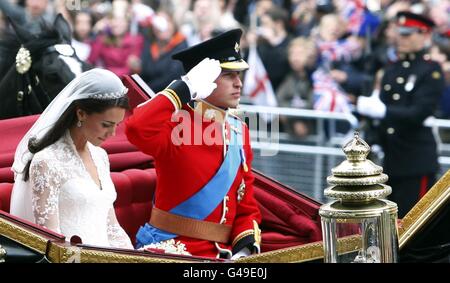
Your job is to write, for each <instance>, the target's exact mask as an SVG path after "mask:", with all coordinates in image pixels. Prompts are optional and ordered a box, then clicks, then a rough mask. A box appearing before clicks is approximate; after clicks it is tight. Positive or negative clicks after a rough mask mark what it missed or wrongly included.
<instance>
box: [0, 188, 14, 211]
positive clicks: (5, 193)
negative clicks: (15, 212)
mask: <svg viewBox="0 0 450 283" xmlns="http://www.w3.org/2000/svg"><path fill="white" fill-rule="evenodd" d="M12 188H13V184H11V183H0V210H3V211H6V212H9V203H10V202H11V192H12Z"/></svg>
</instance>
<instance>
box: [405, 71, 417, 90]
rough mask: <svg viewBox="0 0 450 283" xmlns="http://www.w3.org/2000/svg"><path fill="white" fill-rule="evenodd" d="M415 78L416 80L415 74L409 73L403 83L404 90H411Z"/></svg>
mask: <svg viewBox="0 0 450 283" xmlns="http://www.w3.org/2000/svg"><path fill="white" fill-rule="evenodd" d="M416 80H417V76H416V75H410V76H409V77H408V80H407V81H406V84H405V91H407V92H410V91H411V90H413V88H414V85H415V84H416Z"/></svg>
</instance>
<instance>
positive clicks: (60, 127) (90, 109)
mask: <svg viewBox="0 0 450 283" xmlns="http://www.w3.org/2000/svg"><path fill="white" fill-rule="evenodd" d="M113 107H120V108H123V109H129V105H128V98H127V97H126V96H124V97H121V98H116V99H92V98H86V99H79V100H75V101H74V102H72V104H70V105H69V107H68V108H67V109H66V111H64V113H63V114H62V115H61V117H60V118H59V119H58V121H56V123H55V125H54V126H53V127H52V128H51V129H50V130H49V131H48V132H47V134H45V136H43V137H42V138H41V139H40V140H37V139H36V138H31V139H30V140H29V141H28V150H29V151H30V152H31V153H32V154H35V153H37V152H39V151H41V150H43V149H44V148H46V147H47V146H49V145H51V144H53V143H55V142H56V141H57V140H59V139H60V138H61V137H62V136H63V135H64V133H65V132H66V130H67V129H70V128H71V127H73V126H74V125H75V124H76V123H77V122H78V118H77V115H76V110H77V109H81V110H83V111H84V112H86V113H87V114H92V113H103V112H105V111H106V110H108V109H110V108H113ZM30 165H31V160H29V161H28V162H27V165H26V166H25V168H24V172H23V173H24V174H23V180H24V181H25V182H26V181H28V179H29V178H30Z"/></svg>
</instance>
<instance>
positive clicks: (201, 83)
mask: <svg viewBox="0 0 450 283" xmlns="http://www.w3.org/2000/svg"><path fill="white" fill-rule="evenodd" d="M241 35H242V31H241V30H240V29H235V30H231V31H228V32H225V33H222V34H220V35H218V36H217V37H215V38H212V39H210V40H208V41H205V42H203V43H200V44H198V45H195V46H193V47H191V48H188V49H185V50H184V51H181V52H179V53H177V54H175V55H174V56H173V58H174V59H177V60H180V61H181V62H182V63H183V67H184V69H185V71H186V72H187V74H186V75H185V76H182V78H181V80H176V81H174V82H172V83H171V84H170V85H169V86H168V87H167V88H166V89H165V90H163V91H161V92H160V93H158V94H157V95H156V96H155V97H154V98H153V99H151V100H150V101H149V102H147V103H145V104H143V105H141V106H140V107H138V108H136V109H135V110H134V113H133V115H132V116H131V117H130V118H129V119H128V120H127V122H126V134H127V137H128V139H129V140H130V142H131V143H133V144H134V145H136V146H137V147H138V148H139V149H140V150H142V151H143V152H145V153H147V154H149V155H152V156H153V157H154V158H155V167H156V172H157V176H158V179H157V188H156V193H155V198H154V205H153V209H152V215H151V219H150V221H149V223H146V224H145V225H144V226H142V227H141V228H140V230H139V231H138V233H137V235H136V239H137V247H138V248H140V247H143V246H145V247H153V248H159V249H164V250H166V251H167V252H173V251H175V252H179V253H185V254H186V253H188V254H191V255H197V256H209V257H222V258H236V257H239V256H245V255H249V254H252V253H257V252H259V251H260V241H261V235H260V230H259V228H258V223H259V222H260V220H261V216H260V211H259V209H258V206H257V203H256V201H255V199H254V196H253V179H254V177H253V174H252V172H251V162H252V149H251V146H250V140H249V133H248V128H247V127H246V125H245V124H244V123H243V122H242V121H241V120H240V119H239V118H237V117H235V116H233V115H232V114H231V113H230V112H229V109H230V108H236V107H237V106H238V104H239V98H240V94H241V88H242V82H241V80H240V77H239V75H240V72H241V71H243V70H246V69H247V68H248V64H247V63H246V62H245V61H244V60H243V59H242V58H241V55H240V53H239V41H240V37H241Z"/></svg>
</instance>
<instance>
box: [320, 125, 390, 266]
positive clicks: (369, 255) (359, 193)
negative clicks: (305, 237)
mask: <svg viewBox="0 0 450 283" xmlns="http://www.w3.org/2000/svg"><path fill="white" fill-rule="evenodd" d="M343 151H344V153H345V155H346V157H347V160H345V161H343V162H342V163H341V164H339V165H338V166H337V167H335V168H333V169H332V176H328V178H327V181H328V184H330V185H331V186H330V187H328V188H326V189H325V196H327V197H330V198H335V199H337V200H334V201H331V202H329V203H327V204H324V205H322V206H321V207H320V210H319V214H320V216H321V219H322V235H323V246H324V254H325V262H361V263H375V262H383V263H387V262H397V252H398V237H397V205H396V204H395V203H394V202H391V201H388V200H386V199H384V198H385V197H386V196H388V195H389V194H390V193H391V191H392V189H391V187H390V186H387V185H384V183H385V182H386V181H387V180H388V176H387V175H386V174H383V168H382V167H380V166H377V165H375V164H374V163H373V162H372V161H370V160H368V159H367V155H368V154H369V152H370V147H369V145H368V144H367V143H366V142H365V141H364V140H362V139H361V138H360V137H359V134H358V132H355V136H354V138H353V139H352V140H351V141H349V142H348V143H347V144H345V145H344V146H343ZM350 234H357V236H356V239H357V240H356V242H355V248H356V249H354V250H355V252H353V253H348V254H339V253H338V251H339V250H343V248H342V247H340V246H339V245H340V242H339V241H338V240H337V239H338V238H339V237H343V236H347V235H350Z"/></svg>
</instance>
